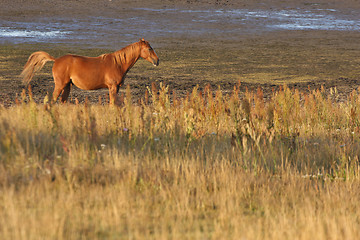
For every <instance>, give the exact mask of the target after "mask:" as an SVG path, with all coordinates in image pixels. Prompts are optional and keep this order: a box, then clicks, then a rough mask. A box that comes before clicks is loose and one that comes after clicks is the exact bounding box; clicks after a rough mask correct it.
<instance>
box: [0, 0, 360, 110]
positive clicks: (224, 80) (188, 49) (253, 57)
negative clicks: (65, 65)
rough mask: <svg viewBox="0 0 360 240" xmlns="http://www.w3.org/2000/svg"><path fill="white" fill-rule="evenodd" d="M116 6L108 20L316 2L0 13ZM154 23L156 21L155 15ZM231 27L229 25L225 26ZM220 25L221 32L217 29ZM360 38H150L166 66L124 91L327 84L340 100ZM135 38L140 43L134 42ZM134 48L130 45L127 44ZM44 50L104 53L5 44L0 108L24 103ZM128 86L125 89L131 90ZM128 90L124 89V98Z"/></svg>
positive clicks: (47, 80) (357, 70)
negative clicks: (25, 80) (28, 68)
mask: <svg viewBox="0 0 360 240" xmlns="http://www.w3.org/2000/svg"><path fill="white" fill-rule="evenodd" d="M109 4H111V9H112V10H111V11H108V12H107V13H106V14H107V15H108V16H113V15H116V14H117V13H116V12H117V10H119V11H120V9H122V8H124V7H126V8H127V7H129V6H131V7H150V6H151V7H156V8H173V7H182V8H196V9H199V8H204V9H209V8H212V9H213V8H246V9H252V8H254V9H259V8H261V9H270V8H279V9H282V8H297V7H304V6H305V7H309V6H310V7H311V6H312V4H315V3H313V2H311V1H304V2H298V1H264V2H263V1H226V0H216V1H215V0H213V1H210V0H208V1H206V0H204V1H201V0H198V1H197V0H188V1H186V0H182V1H171V0H168V1H166V0H165V1H157V0H155V1H140V0H138V1H115V0H110V1H109V0H107V1H96V0H91V1H88V0H87V1H85V0H83V1H82V0H79V1H60V0H56V1H43V0H33V1H20V0H11V1H10V0H5V4H3V5H2V8H1V9H0V15H1V16H2V17H3V18H11V17H12V16H15V15H16V16H17V17H18V18H19V17H20V18H21V17H23V18H24V20H26V19H29V18H31V17H36V16H37V15H38V14H42V15H56V14H58V15H59V14H61V15H62V16H68V17H71V16H73V15H74V14H84V15H88V14H93V15H96V14H104V11H106V10H107V9H108V7H109ZM319 5H320V6H323V7H326V8H334V9H342V10H343V11H353V10H357V9H359V8H360V7H359V4H358V2H357V1H351V0H348V1H345V2H344V1H341V2H340V1H325V0H319V1H316V6H317V7H318V6H319ZM154 17H155V16H154ZM224 24H225V25H226V23H224ZM219 27H221V26H219ZM359 39H360V33H359V32H356V31H321V30H312V31H277V32H269V33H262V34H256V33H255V34H252V35H244V36H241V38H238V39H232V38H229V39H226V38H225V39H224V38H222V39H213V38H211V37H208V38H207V37H203V36H202V37H201V38H197V37H196V36H188V37H184V38H173V37H168V38H161V39H160V38H159V39H156V38H154V39H151V43H152V44H153V46H154V45H159V46H160V47H158V48H156V51H157V53H158V55H159V57H160V59H161V62H160V66H159V67H158V68H153V67H152V66H149V64H148V63H147V62H145V61H139V63H137V64H136V65H135V66H134V68H133V69H132V70H130V72H129V74H128V76H127V79H126V81H125V85H126V84H128V85H130V87H131V90H132V93H133V96H134V100H135V101H136V100H137V99H139V98H141V97H142V96H144V93H145V91H146V87H147V86H150V85H151V83H152V82H156V83H157V84H159V82H163V83H164V84H165V85H169V87H170V92H172V91H175V92H176V93H177V95H178V96H184V95H186V93H187V92H191V91H192V89H193V87H195V86H197V85H198V86H199V88H200V89H202V88H204V87H205V86H206V85H208V84H210V85H211V86H212V89H217V88H218V87H220V88H221V90H222V91H223V92H224V93H229V92H231V91H232V89H233V88H234V86H236V85H237V84H238V82H239V81H241V90H242V91H245V90H246V89H249V90H256V89H257V88H258V87H261V88H262V89H263V90H264V93H265V94H264V95H265V97H269V96H270V95H271V93H272V91H273V90H274V89H275V90H276V89H278V88H279V87H280V86H282V85H283V84H287V85H288V86H289V87H291V88H296V89H299V90H301V91H309V89H316V88H320V87H321V86H324V87H325V89H330V88H334V87H336V88H337V90H338V92H339V96H340V100H344V99H346V97H347V96H348V95H349V93H350V92H352V91H353V90H354V89H357V88H358V87H359V86H360V77H359V76H360V58H359V57H358V56H359V55H360V54H359V53H360V44H359ZM134 40H136V39H134ZM129 44H130V42H129ZM37 50H45V51H47V52H49V53H50V54H51V55H53V56H54V57H60V56H61V55H63V54H66V53H68V52H71V53H75V54H80V55H87V56H97V55H100V54H102V53H105V52H109V51H113V50H115V49H113V50H106V49H91V48H81V47H79V46H62V45H60V46H57V45H54V44H46V45H45V44H40V43H39V44H31V45H27V44H21V45H14V44H11V43H9V44H5V45H2V46H0V89H1V91H0V103H1V104H2V105H5V106H11V105H13V104H14V103H15V98H16V97H17V96H18V98H21V97H20V96H21V93H22V91H23V90H24V86H23V84H22V83H21V81H20V79H19V78H18V74H19V73H20V72H21V69H22V66H23V64H24V63H25V62H26V60H27V57H28V56H29V54H31V52H34V51H37ZM50 72H51V64H50V63H48V64H47V66H46V67H45V68H44V69H43V70H42V72H41V74H39V75H37V76H36V77H35V78H34V80H33V81H32V82H31V88H32V92H33V96H34V99H35V100H36V101H37V102H42V101H43V99H44V97H45V96H46V94H47V92H49V93H51V92H52V89H53V82H52V77H51V74H50ZM125 87H126V86H125ZM124 89H125V88H123V89H121V90H120V94H122V93H124V91H125V90H124ZM107 96H108V93H107V90H106V89H104V90H99V91H83V90H79V89H77V88H76V87H73V89H72V92H71V95H70V98H71V102H74V101H75V99H78V100H79V101H84V99H85V98H86V97H88V98H89V101H91V102H98V101H99V98H101V99H102V102H106V101H108V97H107Z"/></svg>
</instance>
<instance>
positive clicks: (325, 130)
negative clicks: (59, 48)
mask: <svg viewBox="0 0 360 240" xmlns="http://www.w3.org/2000/svg"><path fill="white" fill-rule="evenodd" d="M240 88H241V85H240V84H239V85H238V86H237V87H235V88H234V90H233V93H232V94H230V95H223V93H222V91H221V90H220V89H219V90H215V91H212V90H211V89H209V87H206V88H205V90H204V91H200V90H199V89H198V88H197V87H195V88H194V89H193V90H192V92H191V93H189V95H188V96H187V97H181V98H180V97H176V96H174V95H170V93H169V92H168V88H167V86H163V85H160V87H159V89H157V86H156V85H155V84H153V85H152V87H151V88H148V91H147V94H146V95H145V96H144V98H142V99H141V101H139V103H136V104H135V103H133V101H132V99H131V98H132V96H131V91H130V89H129V88H128V89H127V90H126V94H125V96H124V98H123V103H122V105H121V106H119V107H110V106H107V105H97V104H93V105H90V104H88V103H85V104H79V105H74V104H64V105H60V104H55V105H51V104H49V103H48V101H47V98H46V99H45V100H44V103H43V104H36V103H35V102H33V101H32V100H31V98H32V96H31V94H30V95H29V96H26V94H23V96H22V98H23V99H20V100H18V104H17V105H14V106H13V107H10V108H0V238H1V239H169V238H174V239H355V238H356V237H357V236H359V234H360V226H359V216H360V207H359V206H360V205H359V200H360V199H359V198H360V197H359V196H360V194H359V187H360V175H359V174H360V169H359V158H358V156H359V154H360V144H359V140H360V128H359V126H360V123H359V115H360V95H359V93H358V92H357V91H354V92H353V93H352V94H351V95H350V96H349V97H348V99H347V100H346V101H343V102H339V101H337V100H338V99H337V98H338V95H337V91H336V89H331V90H330V92H331V94H329V95H326V94H325V93H324V90H323V89H320V90H317V91H312V92H310V93H303V92H299V91H298V90H292V89H289V88H287V87H286V86H284V87H283V90H281V91H278V92H274V93H273V96H272V97H271V99H267V100H266V101H265V100H264V98H263V93H262V91H261V90H260V89H259V90H258V91H257V92H246V93H245V96H244V97H241V98H240V97H239V89H240Z"/></svg>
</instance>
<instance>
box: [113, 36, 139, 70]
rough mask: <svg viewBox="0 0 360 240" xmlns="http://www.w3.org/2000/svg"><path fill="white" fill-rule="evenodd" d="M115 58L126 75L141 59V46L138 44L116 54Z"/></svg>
mask: <svg viewBox="0 0 360 240" xmlns="http://www.w3.org/2000/svg"><path fill="white" fill-rule="evenodd" d="M114 57H115V59H116V62H117V64H118V65H119V66H120V68H121V69H122V70H123V71H124V72H125V73H126V72H127V71H129V69H130V68H132V66H134V64H135V63H136V62H137V60H139V58H140V46H138V44H137V43H135V44H132V45H129V46H127V47H125V48H123V49H121V50H119V51H116V52H114Z"/></svg>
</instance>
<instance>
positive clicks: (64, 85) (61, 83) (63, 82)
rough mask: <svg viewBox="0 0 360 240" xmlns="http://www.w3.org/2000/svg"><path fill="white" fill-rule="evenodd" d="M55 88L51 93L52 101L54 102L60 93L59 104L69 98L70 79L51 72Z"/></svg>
mask: <svg viewBox="0 0 360 240" xmlns="http://www.w3.org/2000/svg"><path fill="white" fill-rule="evenodd" d="M53 76H54V82H55V88H54V92H53V101H54V102H56V100H57V99H58V97H59V95H60V93H61V92H63V93H62V95H61V102H65V101H66V100H67V98H68V97H69V93H70V84H71V82H70V78H67V77H65V76H64V75H58V74H56V73H55V72H54V70H53Z"/></svg>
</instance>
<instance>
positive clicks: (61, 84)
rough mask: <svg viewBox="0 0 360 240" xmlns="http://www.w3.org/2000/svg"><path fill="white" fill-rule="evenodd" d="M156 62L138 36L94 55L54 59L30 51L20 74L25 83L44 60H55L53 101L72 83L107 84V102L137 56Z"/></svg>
mask: <svg viewBox="0 0 360 240" xmlns="http://www.w3.org/2000/svg"><path fill="white" fill-rule="evenodd" d="M140 57H141V58H144V59H145V60H147V61H149V62H151V63H152V64H153V65H154V66H158V65H159V58H158V56H157V55H156V53H155V51H154V49H153V48H152V47H151V46H150V44H149V42H147V41H145V40H144V39H140V41H139V42H136V43H133V44H131V45H129V46H127V47H125V48H123V49H121V50H119V51H116V52H113V53H109V54H103V55H100V56H98V57H83V56H77V55H65V56H62V57H60V58H57V59H55V58H54V57H52V56H50V55H49V54H48V53H46V52H41V51H40V52H34V53H33V54H31V55H30V57H29V59H28V61H27V63H26V64H25V66H24V70H23V71H22V73H21V75H20V76H22V78H23V81H24V83H26V84H28V83H29V82H30V81H31V79H32V78H33V76H34V74H35V73H36V72H38V71H40V69H41V68H42V67H43V66H44V65H45V63H46V62H48V61H55V63H54V66H53V68H52V74H53V78H54V82H55V88H54V93H53V101H56V100H57V98H58V97H59V95H60V93H62V94H61V101H62V102H66V100H67V98H68V97H69V93H70V87H71V85H72V84H75V86H77V87H79V88H81V89H84V90H96V89H100V88H108V89H109V96H110V104H114V103H115V99H116V96H117V93H118V92H119V88H120V87H121V86H122V85H123V83H124V79H125V76H126V74H127V72H128V71H129V70H130V68H131V67H132V66H134V64H135V63H136V62H137V60H138V59H139V58H140Z"/></svg>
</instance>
